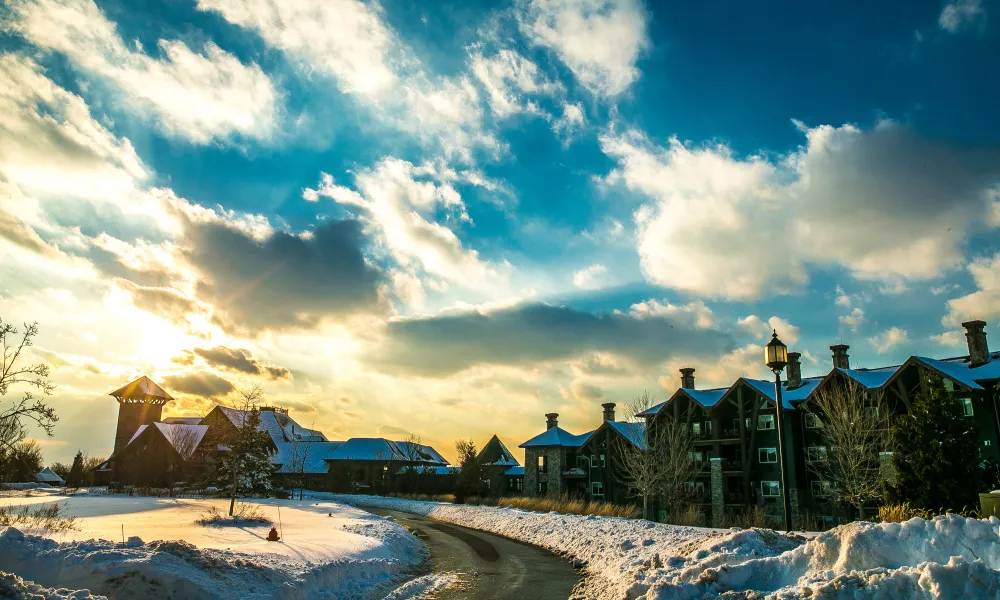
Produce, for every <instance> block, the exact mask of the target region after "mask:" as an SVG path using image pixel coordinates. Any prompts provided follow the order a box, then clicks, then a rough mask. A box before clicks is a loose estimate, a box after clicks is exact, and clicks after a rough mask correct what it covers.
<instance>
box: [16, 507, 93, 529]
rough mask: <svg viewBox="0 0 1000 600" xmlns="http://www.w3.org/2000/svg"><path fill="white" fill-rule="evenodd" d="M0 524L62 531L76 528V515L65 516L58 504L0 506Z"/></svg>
mask: <svg viewBox="0 0 1000 600" xmlns="http://www.w3.org/2000/svg"><path fill="white" fill-rule="evenodd" d="M0 525H3V526H6V527H22V528H25V529H36V530H41V531H45V532H62V531H69V530H71V529H76V528H77V523H76V517H68V516H65V515H64V514H63V512H62V507H61V506H60V505H58V504H47V505H42V506H0Z"/></svg>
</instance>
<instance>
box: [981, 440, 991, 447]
mask: <svg viewBox="0 0 1000 600" xmlns="http://www.w3.org/2000/svg"><path fill="white" fill-rule="evenodd" d="M983 445H984V446H992V445H993V441H992V440H983Z"/></svg>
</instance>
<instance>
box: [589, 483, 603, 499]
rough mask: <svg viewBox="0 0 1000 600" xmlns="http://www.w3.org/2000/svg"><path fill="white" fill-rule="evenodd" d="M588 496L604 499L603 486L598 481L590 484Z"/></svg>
mask: <svg viewBox="0 0 1000 600" xmlns="http://www.w3.org/2000/svg"><path fill="white" fill-rule="evenodd" d="M590 496H591V497H592V498H603V497H604V484H603V483H601V482H600V481H595V482H593V483H591V484H590Z"/></svg>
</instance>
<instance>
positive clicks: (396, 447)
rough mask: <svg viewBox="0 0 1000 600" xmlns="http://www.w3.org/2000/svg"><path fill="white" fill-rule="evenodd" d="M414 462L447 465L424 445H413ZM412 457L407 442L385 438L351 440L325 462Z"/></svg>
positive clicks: (408, 458) (394, 459)
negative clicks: (415, 457) (415, 458)
mask: <svg viewBox="0 0 1000 600" xmlns="http://www.w3.org/2000/svg"><path fill="white" fill-rule="evenodd" d="M415 446H416V447H415V453H416V455H417V456H418V458H417V460H416V461H415V462H418V463H421V464H427V465H439V466H443V465H447V464H448V461H447V460H446V459H445V458H444V457H443V456H441V455H440V454H438V451H437V450H435V449H434V448H431V447H430V446H425V445H424V444H416V445H415ZM413 456H414V452H411V450H410V446H409V442H393V441H391V440H387V439H385V438H351V439H349V440H347V441H346V442H344V443H343V444H341V445H340V447H338V448H337V449H336V450H334V451H333V452H331V453H330V455H329V456H328V457H327V458H326V459H325V460H393V461H410V460H412V457H413Z"/></svg>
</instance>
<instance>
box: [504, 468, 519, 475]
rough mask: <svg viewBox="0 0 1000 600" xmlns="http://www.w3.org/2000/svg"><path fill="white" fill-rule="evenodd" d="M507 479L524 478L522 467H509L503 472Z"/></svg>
mask: <svg viewBox="0 0 1000 600" xmlns="http://www.w3.org/2000/svg"><path fill="white" fill-rule="evenodd" d="M504 475H506V476H507V477H524V467H511V468H509V469H507V470H506V471H504Z"/></svg>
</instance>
